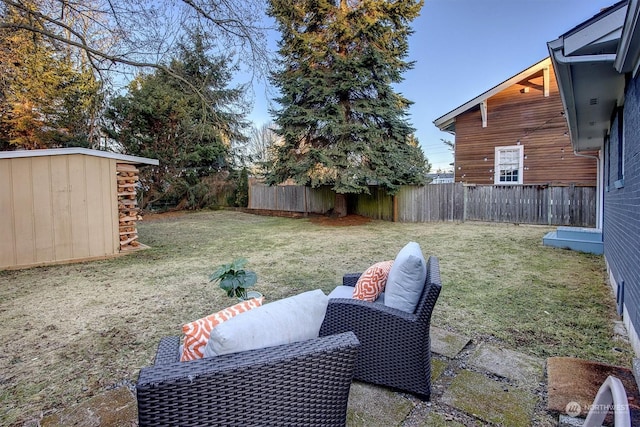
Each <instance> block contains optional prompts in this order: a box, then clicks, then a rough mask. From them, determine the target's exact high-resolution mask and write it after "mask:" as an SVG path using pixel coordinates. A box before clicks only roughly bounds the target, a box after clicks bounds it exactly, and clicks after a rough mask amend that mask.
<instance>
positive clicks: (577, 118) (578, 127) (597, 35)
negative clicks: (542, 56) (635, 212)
mask: <svg viewBox="0 0 640 427" xmlns="http://www.w3.org/2000/svg"><path fill="white" fill-rule="evenodd" d="M637 3H638V0H631V1H629V2H627V1H626V0H625V1H621V2H619V3H616V4H614V5H613V6H611V7H609V8H607V9H605V10H603V11H601V12H600V13H599V14H597V15H595V16H594V17H593V18H591V19H589V20H587V21H585V22H584V23H582V24H580V25H579V26H577V27H576V28H574V29H572V30H570V31H569V32H567V33H565V34H563V35H562V36H560V37H559V38H558V39H556V40H553V41H551V42H549V43H547V46H548V49H549V54H550V57H551V60H552V62H553V67H554V69H555V73H556V80H557V82H558V89H559V91H560V97H561V99H562V104H563V106H564V112H565V117H566V120H567V125H568V127H569V135H570V137H571V144H572V146H573V148H574V150H575V151H591V150H598V149H600V148H601V147H602V144H603V142H604V138H605V136H606V135H607V134H608V132H609V129H610V127H611V118H612V115H613V113H614V111H615V109H616V107H617V106H619V105H622V103H623V102H624V86H625V76H624V72H620V71H619V70H618V69H617V67H618V65H617V64H619V63H620V64H623V63H624V64H625V65H624V66H625V67H627V68H632V67H634V66H635V67H636V69H637V59H636V60H635V62H634V61H633V60H628V59H625V60H623V59H622V56H621V53H620V52H621V49H625V48H624V46H625V45H627V46H628V47H627V48H626V49H627V50H628V51H629V52H633V51H634V50H635V49H637V48H638V47H639V46H638V41H639V40H640V38H639V37H638V35H637V34H636V35H634V34H632V33H631V32H629V30H628V29H627V25H626V23H628V22H629V13H628V12H630V11H631V9H630V7H629V5H631V4H635V7H636V9H637ZM632 20H633V21H637V11H636V12H635V18H632ZM634 25H635V24H634ZM623 41H624V42H623ZM624 56H627V54H624ZM621 67H622V65H621Z"/></svg>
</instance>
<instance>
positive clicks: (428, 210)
mask: <svg viewBox="0 0 640 427" xmlns="http://www.w3.org/2000/svg"><path fill="white" fill-rule="evenodd" d="M463 193H464V188H463V186H462V184H437V185H436V184H434V185H425V186H422V187H418V186H404V187H402V188H401V189H400V191H399V192H398V194H397V196H396V197H397V199H398V200H397V202H398V220H399V221H402V222H431V221H460V220H462V213H463V211H462V209H460V208H459V207H460V206H462V204H461V203H463Z"/></svg>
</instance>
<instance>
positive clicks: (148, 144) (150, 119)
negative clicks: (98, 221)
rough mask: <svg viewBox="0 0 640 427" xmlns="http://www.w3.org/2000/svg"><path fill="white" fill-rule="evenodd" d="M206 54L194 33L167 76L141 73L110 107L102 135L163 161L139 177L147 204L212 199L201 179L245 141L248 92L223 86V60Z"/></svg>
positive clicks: (197, 203)
mask: <svg viewBox="0 0 640 427" xmlns="http://www.w3.org/2000/svg"><path fill="white" fill-rule="evenodd" d="M206 52H207V47H206V45H205V43H204V41H203V38H202V37H201V36H199V35H194V36H192V37H191V38H190V39H189V41H188V42H187V43H181V44H180V50H179V52H178V55H177V58H176V59H174V60H172V61H171V64H170V65H169V68H170V69H171V73H167V72H165V71H164V70H155V71H154V72H153V73H149V74H141V75H139V76H138V77H137V78H136V79H135V80H133V81H132V82H131V84H130V85H129V88H128V89H129V91H128V93H127V94H126V95H124V96H120V97H117V98H114V99H113V100H112V102H111V105H110V107H109V108H108V109H107V112H106V114H105V116H106V118H107V120H108V121H109V122H110V125H109V126H107V127H106V128H105V131H106V132H107V134H108V135H109V136H110V137H111V138H113V139H114V140H116V141H117V142H118V143H119V144H120V145H121V146H122V148H123V152H125V153H126V154H132V155H138V156H144V157H151V158H155V159H158V160H159V161H160V165H159V166H158V167H154V168H145V172H144V175H143V176H141V180H143V181H144V183H145V185H146V186H147V187H148V188H147V190H146V199H145V201H144V202H143V203H144V205H146V204H148V203H150V202H159V203H161V204H163V205H173V206H177V207H180V208H192V209H193V208H199V207H202V206H204V205H206V204H207V203H208V201H209V200H210V199H211V198H210V197H209V196H210V194H209V190H208V188H207V185H206V184H205V182H204V179H203V178H204V177H207V176H209V175H212V174H216V173H218V172H220V171H224V170H228V169H229V168H230V167H231V166H232V165H231V164H230V161H229V159H230V146H231V143H232V142H234V141H244V140H246V139H247V137H246V136H245V135H244V134H243V129H244V128H245V127H246V126H247V125H248V124H247V123H246V121H245V119H244V116H245V113H244V111H243V110H242V107H243V100H244V94H245V89H244V87H237V88H227V85H228V84H229V82H230V80H231V71H230V66H229V64H228V58H225V57H215V58H212V57H210V56H208V55H207V53H206ZM176 75H178V76H180V78H176ZM185 81H188V82H189V85H187V84H185Z"/></svg>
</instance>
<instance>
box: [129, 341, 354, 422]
mask: <svg viewBox="0 0 640 427" xmlns="http://www.w3.org/2000/svg"><path fill="white" fill-rule="evenodd" d="M179 345H180V337H177V336H175V337H167V338H164V339H162V340H161V342H160V344H159V347H158V351H157V355H156V358H155V363H154V365H153V366H150V367H146V368H143V369H142V370H141V371H140V376H139V379H138V383H137V385H136V389H137V399H138V420H139V425H140V426H216V425H219V426H272V425H273V426H275V425H278V426H344V425H345V422H346V412H347V400H348V397H349V388H350V386H351V380H352V377H353V369H354V365H355V360H356V357H357V352H358V348H359V343H358V339H357V338H356V336H355V335H354V334H353V333H351V332H348V333H340V334H335V335H333V334H332V335H329V336H325V337H320V338H316V339H311V340H306V341H302V342H296V343H293V344H286V345H280V346H276V347H269V348H263V349H259V350H250V351H244V352H240V353H234V354H227V355H222V356H217V357H213V358H205V359H199V360H194V361H189V362H180V361H179V351H178V347H179Z"/></svg>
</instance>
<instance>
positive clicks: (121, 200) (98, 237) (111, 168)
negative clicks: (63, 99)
mask: <svg viewBox="0 0 640 427" xmlns="http://www.w3.org/2000/svg"><path fill="white" fill-rule="evenodd" d="M136 165H158V161H157V160H154V159H147V158H143V157H134V156H125V155H121V154H115V153H109V152H106V151H97V150H88V149H85V148H60V149H48V150H18V151H2V152H0V218H2V225H1V226H0V270H2V269H6V268H21V267H29V266H36V265H45V264H52V263H60V262H70V261H81V260H89V259H99V258H105V257H109V256H113V255H117V254H119V253H120V252H122V251H126V250H130V249H135V248H137V247H139V246H140V243H138V241H137V238H138V236H137V229H136V221H137V220H138V209H137V203H136V201H137V199H136V188H137V186H138V185H139V183H138V182H137V179H138V170H137V168H136Z"/></svg>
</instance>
